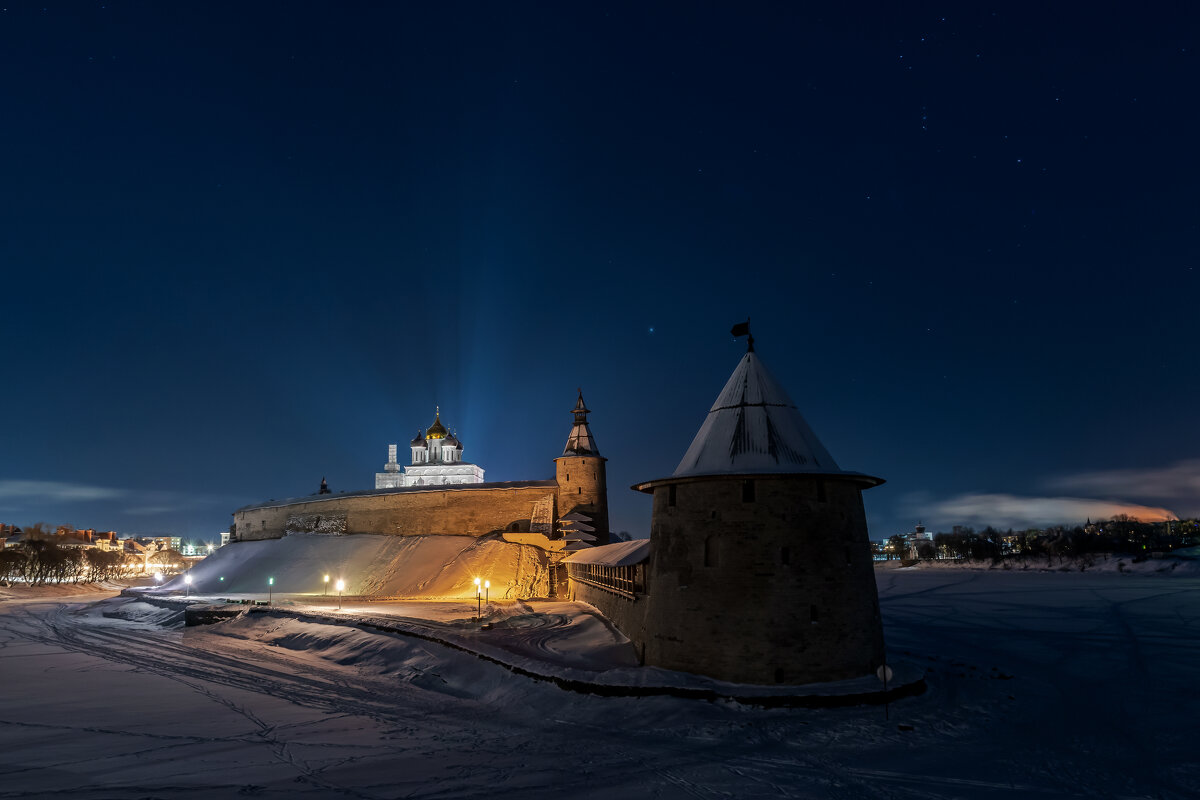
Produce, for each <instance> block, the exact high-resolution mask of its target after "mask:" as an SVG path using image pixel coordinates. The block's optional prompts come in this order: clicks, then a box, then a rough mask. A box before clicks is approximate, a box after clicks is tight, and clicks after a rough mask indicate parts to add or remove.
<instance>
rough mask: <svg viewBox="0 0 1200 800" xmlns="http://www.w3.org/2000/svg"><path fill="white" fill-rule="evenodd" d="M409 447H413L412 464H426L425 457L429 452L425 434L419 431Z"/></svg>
mask: <svg viewBox="0 0 1200 800" xmlns="http://www.w3.org/2000/svg"><path fill="white" fill-rule="evenodd" d="M409 446H410V447H412V463H414V464H424V463H425V455H426V453H427V452H428V451H427V450H426V447H425V434H423V433H422V432H421V431H419V430H418V431H417V435H416V436H414V437H413V440H412V441H411V442H410V443H409Z"/></svg>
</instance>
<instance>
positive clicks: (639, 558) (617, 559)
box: [563, 539, 650, 567]
mask: <svg viewBox="0 0 1200 800" xmlns="http://www.w3.org/2000/svg"><path fill="white" fill-rule="evenodd" d="M649 557H650V540H649V539H634V540H633V541H631V542H615V543H613V544H604V545H600V546H599V547H593V548H591V549H590V550H582V551H580V552H578V553H574V554H572V555H569V556H567V557H566V558H564V559H563V561H565V562H567V563H570V564H603V565H605V566H607V567H628V566H632V565H633V564H640V563H641V562H643V561H645V560H646V559H647V558H649Z"/></svg>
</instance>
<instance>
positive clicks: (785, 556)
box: [779, 547, 792, 567]
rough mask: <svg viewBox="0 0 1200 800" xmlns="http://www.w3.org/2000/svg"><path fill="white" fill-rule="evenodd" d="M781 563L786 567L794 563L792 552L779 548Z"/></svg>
mask: <svg viewBox="0 0 1200 800" xmlns="http://www.w3.org/2000/svg"><path fill="white" fill-rule="evenodd" d="M779 563H780V564H783V565H784V566H785V567H786V566H787V565H788V564H791V563H792V551H791V550H790V549H788V548H786V547H781V548H779Z"/></svg>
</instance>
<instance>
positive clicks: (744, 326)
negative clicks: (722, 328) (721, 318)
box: [729, 317, 754, 353]
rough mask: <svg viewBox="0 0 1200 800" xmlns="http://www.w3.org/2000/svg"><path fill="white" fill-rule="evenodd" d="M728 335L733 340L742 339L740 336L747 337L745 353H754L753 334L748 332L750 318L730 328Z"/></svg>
mask: <svg viewBox="0 0 1200 800" xmlns="http://www.w3.org/2000/svg"><path fill="white" fill-rule="evenodd" d="M729 333H730V335H731V336H733V338H735V339H737V338H739V337H742V336H745V337H747V343H746V344H747V347H746V352H747V353H753V352H754V334H752V333H751V332H750V318H749V317H746V321H745V322H739V323H738V324H736V325H734V326H733V327H732V328H730V329H729Z"/></svg>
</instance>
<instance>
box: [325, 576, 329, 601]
mask: <svg viewBox="0 0 1200 800" xmlns="http://www.w3.org/2000/svg"><path fill="white" fill-rule="evenodd" d="M325 596H326V597H328V596H329V576H328V575H326V576H325Z"/></svg>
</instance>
